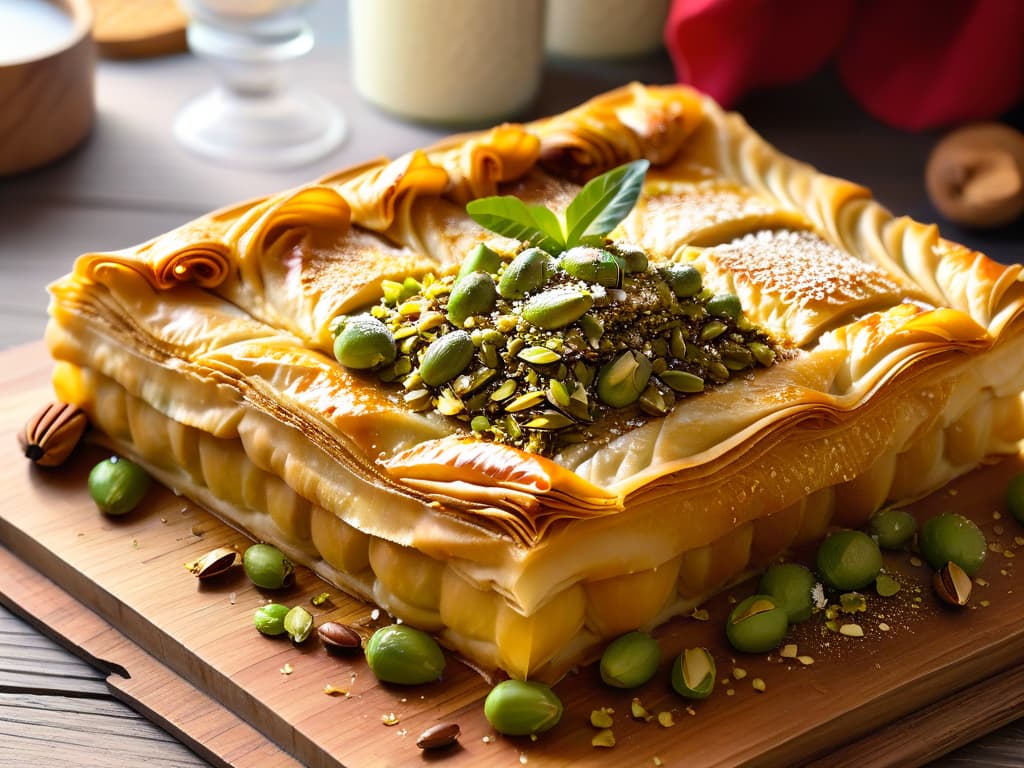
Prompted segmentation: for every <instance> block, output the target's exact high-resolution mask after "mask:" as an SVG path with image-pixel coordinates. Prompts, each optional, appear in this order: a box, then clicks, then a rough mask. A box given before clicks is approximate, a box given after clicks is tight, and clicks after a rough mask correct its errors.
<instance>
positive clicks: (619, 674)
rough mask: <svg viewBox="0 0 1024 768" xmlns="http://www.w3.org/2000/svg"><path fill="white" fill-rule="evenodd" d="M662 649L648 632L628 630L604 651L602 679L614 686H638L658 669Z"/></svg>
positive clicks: (601, 667) (601, 666) (602, 656)
mask: <svg viewBox="0 0 1024 768" xmlns="http://www.w3.org/2000/svg"><path fill="white" fill-rule="evenodd" d="M660 661H661V650H660V649H659V648H658V643H657V641H656V640H655V639H654V638H653V637H651V636H650V635H648V634H646V633H645V632H627V633H626V634H624V635H622V636H620V637H617V638H616V639H615V640H613V641H612V642H611V643H610V644H609V645H608V647H607V648H605V649H604V653H603V654H601V664H600V670H601V679H602V680H604V682H605V683H607V684H608V685H611V686H613V687H615V688H636V687H638V686H641V685H643V684H644V683H646V682H647V681H648V680H650V679H651V678H652V677H654V673H655V672H657V671H658V663H659V662H660Z"/></svg>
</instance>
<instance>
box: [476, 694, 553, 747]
mask: <svg viewBox="0 0 1024 768" xmlns="http://www.w3.org/2000/svg"><path fill="white" fill-rule="evenodd" d="M484 716H485V717H486V718H487V722H489V723H490V724H491V726H492V727H493V728H494V730H496V731H498V733H504V734H506V735H507V736H529V735H532V734H535V733H543V732H544V731H548V730H551V729H552V728H554V727H555V726H556V725H558V721H559V720H561V719H562V702H561V700H560V699H559V698H558V696H556V695H555V692H554V691H552V690H551V689H550V688H549V687H548V686H546V685H544V684H542V683H534V682H524V681H522V680H505V681H504V682H502V683H498V684H497V685H496V686H494V688H492V689H491V692H490V693H489V694H487V698H486V699H485V700H484Z"/></svg>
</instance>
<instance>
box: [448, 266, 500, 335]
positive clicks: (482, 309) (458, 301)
mask: <svg viewBox="0 0 1024 768" xmlns="http://www.w3.org/2000/svg"><path fill="white" fill-rule="evenodd" d="M497 298H498V294H497V291H496V290H495V288H494V279H493V278H492V277H491V276H490V275H488V274H487V273H486V272H470V273H469V274H468V275H465V276H464V277H460V278H459V279H458V280H456V281H455V285H453V286H452V292H451V294H450V295H449V296H448V319H449V320H450V321H451V323H452V325H456V326H460V327H461V326H462V325H464V324H465V322H466V320H467V319H468V318H470V317H473V316H474V315H485V314H487V313H488V312H490V311H491V310H492V309H494V303H495V301H497Z"/></svg>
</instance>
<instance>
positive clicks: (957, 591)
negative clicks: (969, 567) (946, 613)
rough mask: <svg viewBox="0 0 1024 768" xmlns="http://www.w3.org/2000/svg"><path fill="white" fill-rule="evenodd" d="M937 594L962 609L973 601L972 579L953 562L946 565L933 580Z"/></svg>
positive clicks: (946, 601) (937, 572)
mask: <svg viewBox="0 0 1024 768" xmlns="http://www.w3.org/2000/svg"><path fill="white" fill-rule="evenodd" d="M932 584H933V586H934V587H935V593H936V594H937V595H938V596H939V598H940V599H941V600H942V601H943V602H945V603H949V604H950V605H955V606H958V607H962V606H965V605H967V602H968V601H969V600H970V599H971V588H972V583H971V577H970V576H968V575H967V573H966V572H965V571H964V569H963V568H961V567H960V566H959V565H957V564H956V563H953V562H949V563H946V565H945V566H943V567H942V568H941V569H940V570H938V571H936V572H935V576H934V577H933V578H932Z"/></svg>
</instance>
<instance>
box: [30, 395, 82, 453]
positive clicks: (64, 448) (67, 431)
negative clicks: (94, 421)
mask: <svg viewBox="0 0 1024 768" xmlns="http://www.w3.org/2000/svg"><path fill="white" fill-rule="evenodd" d="M88 426H89V419H88V417H87V416H86V415H85V411H83V410H82V409H81V408H78V407H77V406H74V405H69V404H68V403H61V402H52V403H47V404H46V405H45V406H43V407H42V408H41V409H39V411H37V412H36V414H35V415H34V416H32V418H31V419H29V420H28V421H27V422H26V423H25V427H24V429H22V430H21V432H19V433H18V443H19V444H20V445H21V450H22V451H23V452H24V454H25V457H26V458H27V459H30V460H31V461H33V462H34V463H36V464H38V465H39V466H41V467H57V466H60V465H61V464H63V463H64V462H65V461H66V460H67V458H68V457H69V456H70V455H71V452H72V451H74V450H75V447H76V446H77V445H78V443H79V441H80V440H81V439H82V435H83V434H85V430H86V428H87V427H88Z"/></svg>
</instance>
